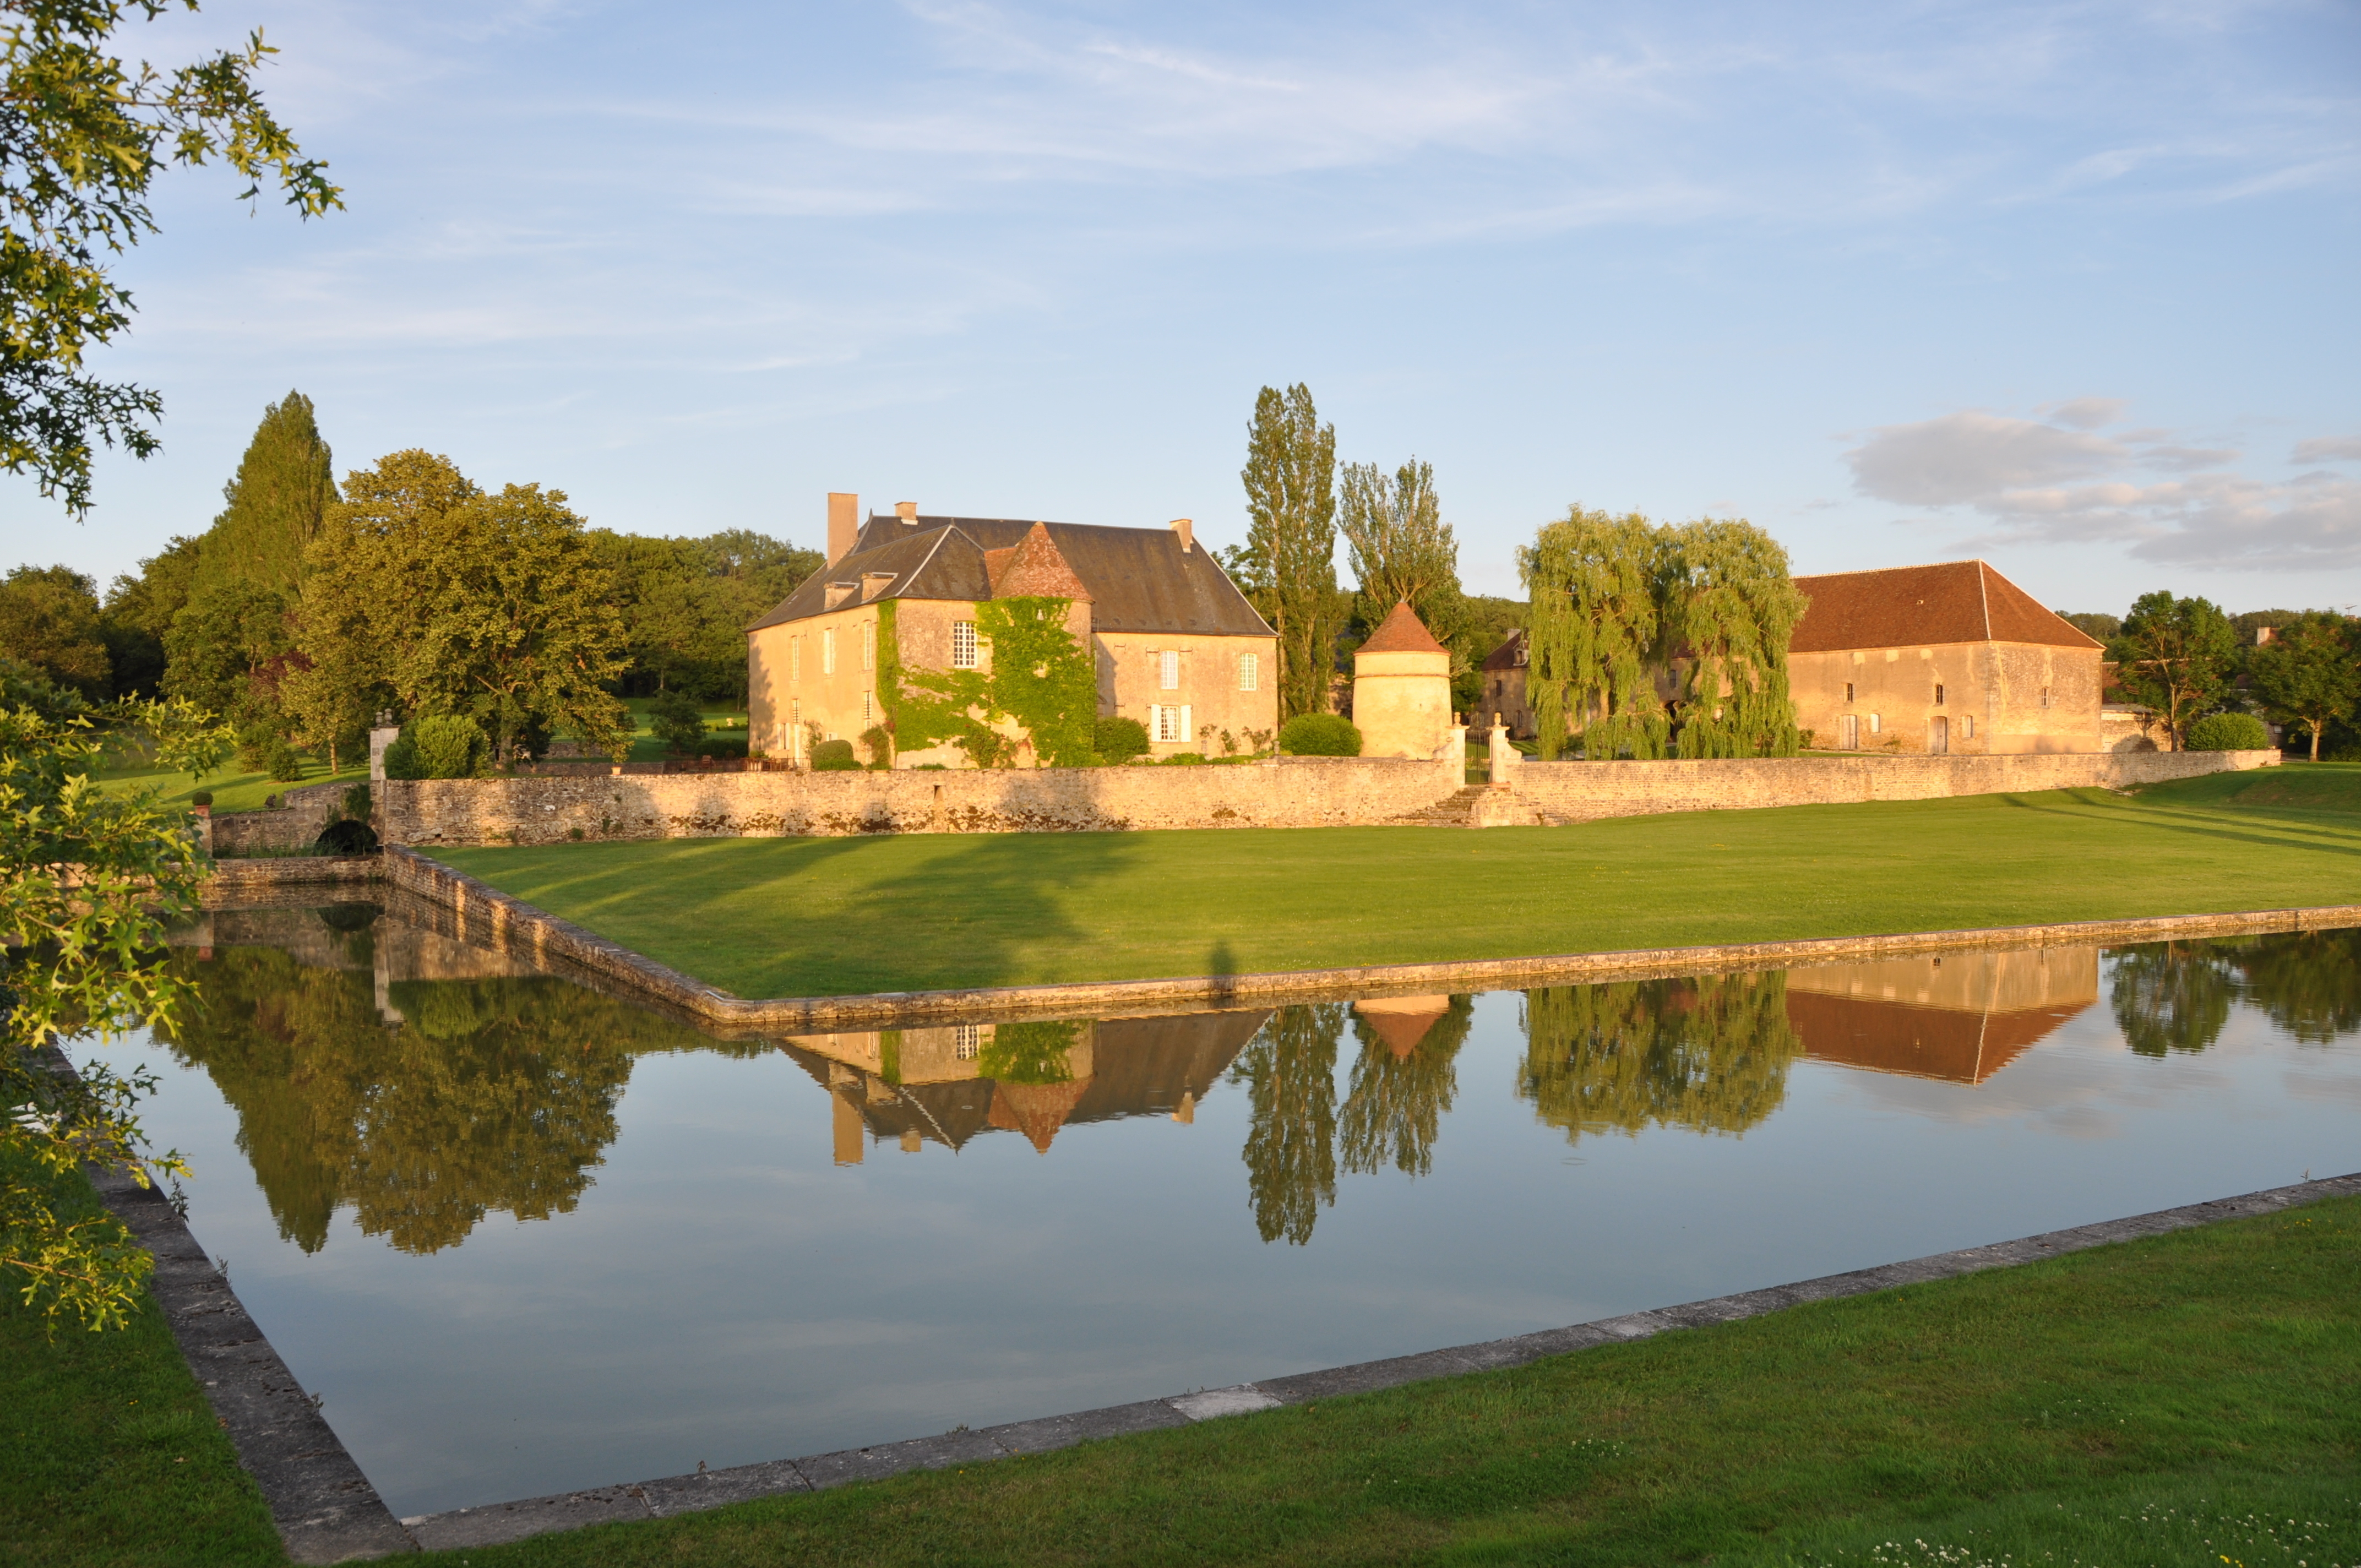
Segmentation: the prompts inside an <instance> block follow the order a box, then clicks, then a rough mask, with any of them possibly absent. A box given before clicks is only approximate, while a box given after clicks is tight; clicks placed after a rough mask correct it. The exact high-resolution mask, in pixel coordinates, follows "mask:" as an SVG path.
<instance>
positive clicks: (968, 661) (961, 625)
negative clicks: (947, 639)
mask: <svg viewBox="0 0 2361 1568" xmlns="http://www.w3.org/2000/svg"><path fill="white" fill-rule="evenodd" d="M951 668H952V669H954V670H972V669H974V668H975V622H974V621H972V620H954V621H952V622H951Z"/></svg>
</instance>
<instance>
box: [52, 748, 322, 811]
mask: <svg viewBox="0 0 2361 1568" xmlns="http://www.w3.org/2000/svg"><path fill="white" fill-rule="evenodd" d="M230 766H231V768H232V769H233V770H236V771H233V772H230V773H208V774H206V775H205V776H204V778H203V779H202V780H199V779H195V778H192V777H190V776H189V775H188V774H187V773H176V772H174V771H172V770H170V769H169V768H146V767H131V768H110V769H108V770H107V771H106V772H104V773H100V774H99V775H98V782H99V783H100V784H102V785H104V787H106V788H108V789H114V790H136V789H152V790H154V791H155V792H156V796H157V799H158V800H159V802H160V803H162V804H163V805H166V806H189V805H191V804H192V802H191V800H190V798H189V797H190V796H191V795H194V794H195V793H196V792H197V791H198V790H201V789H203V790H210V791H212V792H213V797H214V810H215V811H216V812H222V811H259V810H261V809H262V803H263V802H264V801H265V800H267V799H268V798H269V797H270V796H271V795H280V794H282V793H284V792H285V791H288V790H291V789H304V788H308V787H309V786H310V785H313V784H358V783H359V782H361V781H362V780H364V779H366V778H368V752H367V751H363V752H362V753H361V760H360V762H359V765H358V766H356V767H348V768H346V769H345V770H344V771H343V772H342V773H330V772H328V768H327V764H326V763H325V762H322V761H321V760H320V759H318V758H316V757H310V756H306V757H305V758H304V759H303V776H302V778H300V779H274V778H272V777H271V776H270V775H269V773H247V772H245V771H243V770H239V769H238V768H237V763H236V761H235V760H233V761H232V762H231V763H230Z"/></svg>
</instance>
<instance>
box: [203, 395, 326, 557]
mask: <svg viewBox="0 0 2361 1568" xmlns="http://www.w3.org/2000/svg"><path fill="white" fill-rule="evenodd" d="M222 496H223V499H225V500H226V501H228V503H229V505H228V506H227V507H226V508H225V509H224V510H223V511H222V514H221V515H220V516H219V517H217V518H215V519H214V525H213V527H212V528H211V529H209V530H207V531H206V533H205V536H204V542H203V547H202V550H201V553H200V555H199V563H198V568H197V582H198V586H199V587H210V586H212V585H214V584H216V583H221V582H225V581H227V580H228V579H230V578H233V577H238V578H244V579H245V580H247V581H248V582H251V583H254V584H256V585H257V586H258V587H266V588H269V589H270V590H271V591H272V592H274V593H277V594H280V595H283V596H285V597H286V598H294V596H295V589H296V586H297V584H298V583H299V582H300V581H301V579H302V571H303V552H304V549H305V548H306V547H307V546H309V545H310V544H311V543H312V541H313V540H314V539H317V538H318V537H319V536H320V525H321V523H322V521H324V519H325V518H326V516H327V514H328V508H329V507H331V506H333V505H335V499H336V480H335V458H334V456H333V455H331V454H330V452H329V450H328V444H327V443H326V442H325V441H323V440H322V439H321V438H320V427H319V424H318V422H317V421H316V420H315V419H314V418H313V411H312V400H311V399H309V398H307V397H305V396H304V395H303V394H302V393H301V392H289V393H288V394H287V396H286V397H285V398H284V399H282V400H280V401H278V402H275V403H272V404H270V405H269V406H268V407H267V408H265V409H264V410H263V411H262V422H261V423H260V424H259V425H258V426H256V427H255V432H254V439H253V440H252V441H250V442H248V443H247V448H246V455H245V457H244V458H242V459H240V460H239V462H238V466H237V473H236V475H235V476H233V477H231V479H230V481H229V483H227V484H226V485H224V486H223V487H222Z"/></svg>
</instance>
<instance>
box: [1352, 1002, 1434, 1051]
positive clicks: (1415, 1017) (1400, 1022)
mask: <svg viewBox="0 0 2361 1568" xmlns="http://www.w3.org/2000/svg"><path fill="white" fill-rule="evenodd" d="M1353 1011H1354V1012H1356V1013H1357V1014H1360V1015H1361V1018H1362V1021H1363V1022H1364V1023H1366V1024H1367V1025H1368V1026H1369V1027H1370V1029H1371V1030H1372V1031H1374V1032H1375V1033H1376V1035H1377V1036H1378V1038H1379V1039H1381V1040H1383V1041H1384V1042H1385V1043H1386V1049H1387V1050H1389V1051H1390V1052H1392V1053H1393V1055H1394V1057H1395V1058H1396V1059H1397V1060H1400V1059H1405V1058H1408V1057H1410V1056H1411V1053H1413V1052H1415V1051H1416V1050H1417V1049H1418V1047H1419V1045H1420V1043H1421V1042H1422V1041H1423V1040H1424V1039H1425V1038H1426V1036H1427V1032H1428V1031H1429V1030H1431V1029H1433V1027H1434V1026H1435V1025H1436V1024H1438V1023H1440V1022H1441V1021H1442V1020H1443V1017H1444V1014H1447V1013H1449V1012H1450V1011H1451V998H1449V997H1448V996H1366V997H1363V998H1362V999H1361V1000H1360V1001H1358V1002H1356V1003H1353Z"/></svg>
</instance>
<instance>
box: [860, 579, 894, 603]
mask: <svg viewBox="0 0 2361 1568" xmlns="http://www.w3.org/2000/svg"><path fill="white" fill-rule="evenodd" d="M893 582H894V574H893V573H891V572H863V573H862V574H861V597H862V599H864V600H867V599H873V598H877V597H879V596H880V595H882V594H883V593H884V591H885V590H886V588H888V587H891V586H892V585H893Z"/></svg>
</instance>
